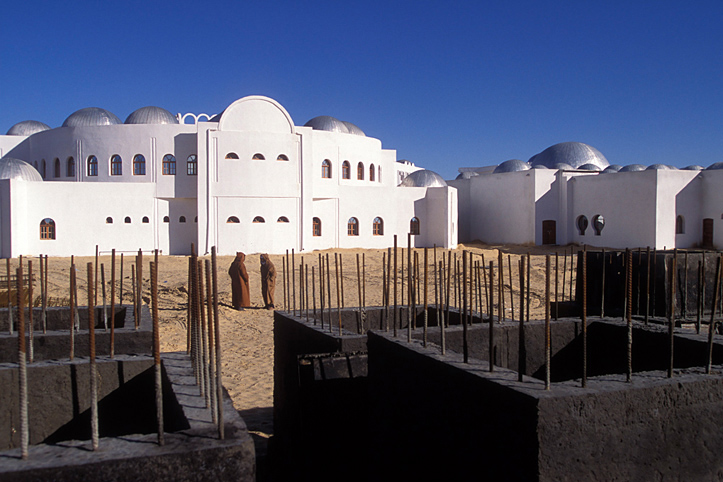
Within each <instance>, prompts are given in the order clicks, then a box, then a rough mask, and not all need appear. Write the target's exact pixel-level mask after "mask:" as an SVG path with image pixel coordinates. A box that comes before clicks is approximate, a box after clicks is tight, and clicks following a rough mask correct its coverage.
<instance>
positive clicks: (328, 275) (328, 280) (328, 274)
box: [325, 253, 339, 333]
mask: <svg viewBox="0 0 723 482" xmlns="http://www.w3.org/2000/svg"><path fill="white" fill-rule="evenodd" d="M325 266H326V295H327V300H328V301H329V303H327V306H328V311H327V315H328V316H327V319H328V321H329V332H330V333H331V332H332V330H333V326H334V325H332V323H331V263H329V253H326V263H325ZM336 302H337V304H339V299H338V298H337V300H336Z"/></svg>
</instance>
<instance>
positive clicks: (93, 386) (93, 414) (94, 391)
mask: <svg viewBox="0 0 723 482" xmlns="http://www.w3.org/2000/svg"><path fill="white" fill-rule="evenodd" d="M87 269H88V349H89V352H90V356H89V361H90V428H91V440H92V447H93V450H98V372H97V366H96V363H95V289H94V288H95V287H94V285H93V263H88V265H87Z"/></svg>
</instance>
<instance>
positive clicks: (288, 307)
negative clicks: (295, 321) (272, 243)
mask: <svg viewBox="0 0 723 482" xmlns="http://www.w3.org/2000/svg"><path fill="white" fill-rule="evenodd" d="M289 263H290V261H289V250H288V249H287V250H286V265H285V268H284V289H285V290H286V293H287V295H288V298H287V299H286V302H287V303H286V304H285V305H284V309H285V310H286V311H288V312H290V313H292V314H293V312H292V311H291V280H290V279H289V266H290V265H289Z"/></svg>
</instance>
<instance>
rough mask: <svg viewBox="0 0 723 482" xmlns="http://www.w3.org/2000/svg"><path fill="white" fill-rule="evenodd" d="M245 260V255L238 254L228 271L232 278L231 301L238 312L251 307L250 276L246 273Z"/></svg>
mask: <svg viewBox="0 0 723 482" xmlns="http://www.w3.org/2000/svg"><path fill="white" fill-rule="evenodd" d="M245 259H246V255H245V254H243V253H241V252H237V253H236V259H234V260H233V263H231V267H230V268H229V269H228V275H229V276H230V277H231V301H232V304H233V307H234V309H236V310H243V309H244V308H248V307H249V306H251V294H250V292H249V274H248V273H247V272H246V265H245V264H244V260H245Z"/></svg>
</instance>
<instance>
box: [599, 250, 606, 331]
mask: <svg viewBox="0 0 723 482" xmlns="http://www.w3.org/2000/svg"><path fill="white" fill-rule="evenodd" d="M605 266H606V263H605V248H603V249H602V275H601V277H602V289H601V293H600V318H605V271H606V270H605Z"/></svg>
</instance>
